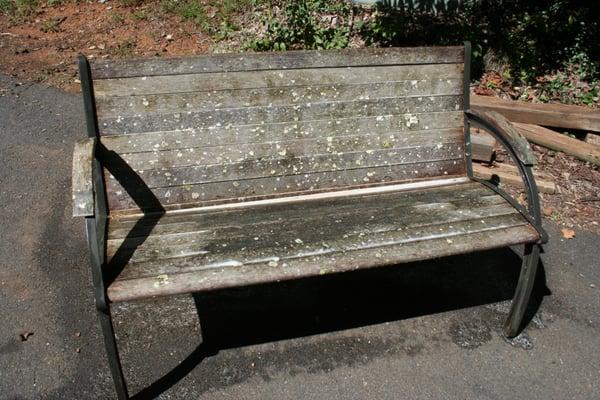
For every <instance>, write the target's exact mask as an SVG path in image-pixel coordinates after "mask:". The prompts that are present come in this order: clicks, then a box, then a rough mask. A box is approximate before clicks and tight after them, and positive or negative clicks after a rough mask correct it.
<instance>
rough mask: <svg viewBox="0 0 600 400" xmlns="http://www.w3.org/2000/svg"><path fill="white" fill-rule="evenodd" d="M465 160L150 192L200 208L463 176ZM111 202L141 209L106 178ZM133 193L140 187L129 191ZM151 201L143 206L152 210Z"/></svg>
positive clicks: (166, 200) (164, 202) (113, 207)
mask: <svg viewBox="0 0 600 400" xmlns="http://www.w3.org/2000/svg"><path fill="white" fill-rule="evenodd" d="M464 174H465V164H464V159H463V158H460V159H456V160H444V161H438V162H419V163H414V164H404V165H391V166H385V167H373V168H361V169H356V170H348V171H335V172H321V173H314V174H310V175H306V174H305V175H291V176H282V177H275V178H273V177H265V178H257V179H244V180H239V181H231V182H213V183H205V184H198V185H184V186H179V187H175V188H155V189H151V190H152V192H153V193H154V195H155V197H156V198H157V199H160V201H161V203H162V205H163V207H166V208H169V207H168V206H175V207H182V206H186V205H188V206H198V205H209V204H215V203H227V202H234V201H235V202H239V201H249V200H257V199H263V198H268V197H272V196H282V195H285V194H287V195H292V194H296V193H314V192H316V191H322V190H335V189H342V188H349V187H362V186H368V185H373V184H381V183H386V184H392V183H400V182H409V181H414V180H419V179H431V178H434V177H451V176H463V175H464ZM106 181H107V191H108V202H109V205H110V209H111V210H130V211H131V212H135V211H137V210H139V205H136V204H135V203H134V202H133V200H132V199H131V198H130V197H129V195H128V194H127V191H126V190H125V189H124V188H123V187H122V186H121V185H119V184H118V183H117V182H115V181H114V180H112V179H110V178H109V177H107V179H106ZM130 190H133V191H134V192H135V191H136V190H138V189H137V188H130ZM152 205H153V203H152V202H149V203H148V204H144V206H146V207H151V206H152Z"/></svg>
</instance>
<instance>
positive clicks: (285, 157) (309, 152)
mask: <svg viewBox="0 0 600 400" xmlns="http://www.w3.org/2000/svg"><path fill="white" fill-rule="evenodd" d="M409 138H412V139H413V140H410V141H408V140H402V139H406V137H404V136H403V135H395V134H394V133H389V134H387V135H352V136H336V137H331V136H328V137H320V138H314V139H313V138H310V139H294V140H286V141H276V142H266V143H239V144H237V145H234V146H232V145H224V146H206V147H190V148H186V149H176V150H164V151H158V150H157V151H151V152H141V153H139V152H136V153H121V155H120V157H121V158H122V159H123V160H124V161H125V162H127V164H128V165H129V166H130V167H131V168H133V169H135V170H137V171H140V170H142V171H143V170H147V169H160V170H162V171H167V170H169V169H171V168H174V167H183V166H198V165H223V169H225V168H233V167H235V168H238V169H239V170H240V172H243V171H242V170H248V169H246V166H245V165H244V164H240V163H247V162H254V161H264V162H266V161H268V160H280V161H282V162H283V163H285V164H286V165H288V166H289V167H290V168H292V167H293V166H294V165H293V164H294V160H295V159H296V158H297V157H310V156H321V155H323V156H324V155H330V156H331V159H332V160H335V158H336V156H340V155H342V154H343V153H349V152H357V151H359V152H360V151H362V152H365V156H369V155H373V154H374V153H373V152H374V151H375V150H393V149H407V151H408V152H409V153H410V154H412V155H414V157H415V158H419V157H422V156H423V154H421V152H422V151H426V150H427V149H428V148H436V149H438V150H439V151H442V150H444V149H447V150H448V151H449V152H452V150H453V149H454V147H452V146H453V145H455V144H456V145H460V144H461V143H462V142H463V137H462V132H461V131H460V130H459V129H456V128H455V129H452V130H439V131H433V132H429V131H427V132H425V133H422V134H421V135H414V136H412V135H411V136H409ZM411 149H414V152H411ZM410 154H409V155H410ZM393 156H394V154H390V157H393ZM371 158H372V157H371ZM298 161H299V162H306V161H308V160H307V159H306V158H302V159H300V160H298ZM323 162H325V160H324V159H323ZM233 164H235V165H233ZM356 165H359V166H360V165H366V164H360V163H358V164H353V166H354V167H356ZM247 167H248V168H249V167H251V165H247ZM295 167H296V169H297V170H298V169H300V168H302V165H295ZM266 175H269V172H267V174H266Z"/></svg>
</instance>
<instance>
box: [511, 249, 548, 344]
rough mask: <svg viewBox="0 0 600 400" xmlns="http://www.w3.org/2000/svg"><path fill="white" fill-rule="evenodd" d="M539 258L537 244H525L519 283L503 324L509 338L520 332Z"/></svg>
mask: <svg viewBox="0 0 600 400" xmlns="http://www.w3.org/2000/svg"><path fill="white" fill-rule="evenodd" d="M539 258H540V247H539V245H537V244H526V245H525V252H524V253H523V265H522V266H521V274H520V275H519V283H517V290H516V292H515V297H514V298H513V302H512V307H511V309H510V312H509V314H508V318H507V319H506V323H505V324H504V334H505V335H506V336H507V337H509V338H511V337H515V336H517V334H518V333H519V332H520V328H521V323H522V321H523V316H524V314H525V310H526V309H527V305H528V303H529V297H530V295H531V290H532V289H533V284H534V282H535V273H536V271H537V266H538V261H539Z"/></svg>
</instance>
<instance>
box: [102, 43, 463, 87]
mask: <svg viewBox="0 0 600 400" xmlns="http://www.w3.org/2000/svg"><path fill="white" fill-rule="evenodd" d="M463 60H464V48H463V46H455V47H413V48H409V47H404V48H393V47H391V48H381V49H376V48H369V49H344V50H327V51H320V50H316V51H315V50H304V51H286V52H272V53H249V52H247V53H232V54H211V55H203V56H195V57H185V58H157V59H147V58H146V59H138V60H115V61H112V60H94V61H93V62H92V64H91V67H92V76H93V78H94V79H104V78H123V77H136V76H148V77H150V76H155V75H177V74H189V73H211V72H238V71H260V70H272V69H286V68H287V69H289V68H296V69H301V68H327V67H359V66H368V65H400V64H443V63H460V62H463Z"/></svg>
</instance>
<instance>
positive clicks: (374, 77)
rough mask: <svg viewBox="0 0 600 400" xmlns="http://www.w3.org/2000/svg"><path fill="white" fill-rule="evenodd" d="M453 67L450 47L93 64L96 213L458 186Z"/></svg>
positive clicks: (458, 98)
mask: <svg viewBox="0 0 600 400" xmlns="http://www.w3.org/2000/svg"><path fill="white" fill-rule="evenodd" d="M428 51H431V53H428ZM463 57H464V49H463V48H462V47H455V48H432V49H386V50H383V49H370V50H364V51H363V50H348V51H331V52H327V51H324V52H295V53H294V52H292V53H262V54H248V55H246V54H244V55H225V56H214V57H213V56H203V57H193V58H186V59H175V60H146V61H124V62H117V63H113V62H106V63H105V62H100V63H99V64H98V66H96V67H94V93H95V99H96V106H97V111H98V125H99V130H100V135H101V143H102V145H103V146H104V147H103V148H104V149H105V150H106V151H104V152H103V157H104V159H103V162H104V163H105V165H108V166H109V169H110V172H108V171H105V174H104V177H105V180H106V186H107V191H108V196H107V197H108V203H109V206H110V209H111V211H113V212H125V213H137V212H139V211H140V210H145V211H152V210H157V209H161V208H163V207H164V208H165V209H167V210H176V209H182V208H189V207H192V208H193V207H197V206H207V205H216V204H226V203H232V202H246V201H252V200H259V199H267V198H274V197H281V196H289V195H299V194H302V193H321V192H325V191H330V190H347V189H350V188H353V187H365V186H373V185H382V184H389V183H402V182H415V181H422V180H426V179H435V178H442V177H459V176H465V175H466V169H465V157H464V134H463V132H462V131H463V124H464V118H463V114H462V112H461V111H462V109H463V79H464V78H463V72H464V71H463V70H464V65H463V60H464V58H463ZM217 60H218V61H217ZM134 65H135V66H136V67H133V66H134ZM143 71H145V72H143ZM142 186H143V187H142ZM145 197H149V198H148V199H147V200H146V199H145ZM133 199H135V201H134V200H133Z"/></svg>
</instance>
